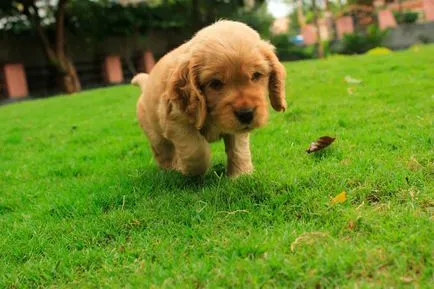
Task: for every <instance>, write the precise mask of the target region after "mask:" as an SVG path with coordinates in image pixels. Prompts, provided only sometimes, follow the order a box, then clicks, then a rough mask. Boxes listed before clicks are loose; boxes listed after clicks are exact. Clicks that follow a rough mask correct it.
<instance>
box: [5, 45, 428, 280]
mask: <svg viewBox="0 0 434 289" xmlns="http://www.w3.org/2000/svg"><path fill="white" fill-rule="evenodd" d="M433 63H434V46H426V47H422V48H420V50H417V51H415V50H409V51H405V52H397V53H393V54H390V55H380V56H358V57H340V56H339V57H332V58H329V59H326V60H324V61H306V62H297V63H287V64H286V68H287V72H288V94H287V99H288V102H289V108H288V110H287V112H286V113H284V114H278V113H273V114H272V116H271V119H270V123H269V125H268V126H266V127H265V128H263V129H260V130H257V131H256V132H254V133H253V135H252V138H251V143H252V151H253V161H254V165H255V168H256V171H255V173H254V175H253V176H249V177H242V178H239V179H237V180H235V181H231V180H228V179H227V178H226V177H225V176H223V165H224V163H225V155H224V149H223V145H222V143H217V144H213V146H212V149H213V167H212V169H210V170H209V172H208V174H207V175H206V176H205V177H204V178H203V179H191V178H186V177H183V176H181V175H179V174H177V173H174V172H163V171H160V170H158V169H157V168H156V165H155V163H154V161H153V160H152V157H151V153H150V150H149V148H148V144H147V141H146V139H145V137H144V135H143V134H142V132H141V131H140V129H139V127H138V125H137V121H136V117H135V102H136V99H137V97H138V93H139V90H138V88H136V87H130V86H119V87H114V88H107V89H98V90H93V91H87V92H83V93H80V94H77V95H72V96H60V97H55V98H50V99H44V100H37V101H31V102H24V103H17V104H12V105H7V106H3V107H0V132H1V133H0V230H1V234H0V288H24V287H31V288H35V287H54V288H58V287H74V288H83V287H84V288H96V287H130V288H131V287H136V288H148V287H153V288H173V287H190V288H217V287H220V288H227V287H231V288H243V287H244V288H254V287H264V288H270V287H283V288H331V287H339V288H370V287H376V288H386V287H394V288H401V287H409V288H414V287H417V286H419V287H420V288H429V287H430V285H429V284H433V282H434V277H433V276H434V270H433V254H434V238H433V237H434V224H433V212H434V201H433V192H434V185H433V169H434V165H433V160H434V155H433V127H432V122H433V115H434V114H433V101H434V68H433ZM346 75H350V76H351V77H353V78H357V79H361V80H363V82H362V83H361V84H358V85H355V84H352V85H349V84H347V83H346V82H345V81H344V77H345V76H346ZM322 135H331V136H336V137H337V140H336V141H335V143H334V144H333V145H332V146H331V147H329V148H327V149H326V150H324V151H322V152H319V153H316V154H310V155H308V154H306V152H305V149H306V148H307V147H308V145H309V143H310V142H311V141H313V140H314V139H316V138H317V137H319V136H322ZM342 191H346V192H347V200H346V202H344V203H342V204H331V202H330V200H331V198H332V197H333V196H335V195H337V194H338V193H340V192H342ZM291 248H292V249H291Z"/></svg>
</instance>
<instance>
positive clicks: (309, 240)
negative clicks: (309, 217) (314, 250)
mask: <svg viewBox="0 0 434 289" xmlns="http://www.w3.org/2000/svg"><path fill="white" fill-rule="evenodd" d="M327 236H328V235H327V234H326V233H323V232H305V233H303V234H301V235H300V236H298V237H297V238H296V239H295V240H294V242H292V243H291V252H294V250H295V248H296V247H297V246H300V245H301V244H313V243H314V241H315V240H317V239H319V238H324V237H327Z"/></svg>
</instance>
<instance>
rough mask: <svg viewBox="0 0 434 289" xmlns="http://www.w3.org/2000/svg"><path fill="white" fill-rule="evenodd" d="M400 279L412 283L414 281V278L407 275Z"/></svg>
mask: <svg viewBox="0 0 434 289" xmlns="http://www.w3.org/2000/svg"><path fill="white" fill-rule="evenodd" d="M399 280H401V281H402V282H404V283H411V282H413V278H411V277H407V276H402V277H399Z"/></svg>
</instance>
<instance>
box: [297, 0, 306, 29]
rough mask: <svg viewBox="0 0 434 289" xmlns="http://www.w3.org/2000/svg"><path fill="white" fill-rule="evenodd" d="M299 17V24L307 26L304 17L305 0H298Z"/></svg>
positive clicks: (301, 26)
mask: <svg viewBox="0 0 434 289" xmlns="http://www.w3.org/2000/svg"><path fill="white" fill-rule="evenodd" d="M297 3H298V4H297V19H298V26H299V27H300V29H301V28H303V27H304V26H306V19H305V18H304V14H303V0H297Z"/></svg>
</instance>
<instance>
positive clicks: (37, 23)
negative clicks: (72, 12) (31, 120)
mask: <svg viewBox="0 0 434 289" xmlns="http://www.w3.org/2000/svg"><path fill="white" fill-rule="evenodd" d="M68 2H69V0H58V1H57V3H56V4H51V2H50V1H38V0H2V1H1V3H0V13H1V14H2V15H7V16H8V17H9V20H11V21H12V22H13V21H14V20H17V19H21V20H23V19H22V18H23V17H24V18H25V19H24V20H25V25H27V26H28V27H30V28H31V29H32V30H33V31H34V32H35V33H36V35H37V36H38V38H39V40H40V42H41V45H42V47H43V49H44V52H45V55H46V56H47V59H48V61H49V63H50V64H51V65H52V66H53V68H54V69H55V71H56V73H57V79H58V84H59V86H60V88H61V90H62V91H63V92H66V93H73V92H77V91H80V90H81V84H80V80H79V78H78V75H77V71H76V69H75V66H74V63H73V62H72V60H71V58H70V57H68V55H67V54H66V52H65V44H66V37H65V10H66V8H67V5H68ZM16 22H17V23H18V22H19V21H16ZM50 24H53V25H54V37H50V35H49V33H48V32H47V28H48V27H49V26H50Z"/></svg>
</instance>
